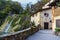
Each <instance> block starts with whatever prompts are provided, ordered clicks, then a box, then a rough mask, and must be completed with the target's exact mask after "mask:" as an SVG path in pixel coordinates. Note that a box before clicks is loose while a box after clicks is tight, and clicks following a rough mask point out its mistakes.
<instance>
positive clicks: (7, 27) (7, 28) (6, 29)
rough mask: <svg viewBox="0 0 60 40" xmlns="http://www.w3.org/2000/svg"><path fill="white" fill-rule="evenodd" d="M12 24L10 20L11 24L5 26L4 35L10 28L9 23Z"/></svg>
mask: <svg viewBox="0 0 60 40" xmlns="http://www.w3.org/2000/svg"><path fill="white" fill-rule="evenodd" d="M12 22H13V19H12V20H11V22H10V23H8V24H7V25H6V27H5V28H4V32H5V33H7V32H8V30H9V28H10V27H11V23H12Z"/></svg>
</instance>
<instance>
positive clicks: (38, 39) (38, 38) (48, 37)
mask: <svg viewBox="0 0 60 40" xmlns="http://www.w3.org/2000/svg"><path fill="white" fill-rule="evenodd" d="M26 40H60V36H56V35H54V32H52V31H51V30H40V31H38V32H37V33H35V34H33V35H32V36H30V37H28V38H27V39H26Z"/></svg>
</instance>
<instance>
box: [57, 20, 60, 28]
mask: <svg viewBox="0 0 60 40" xmlns="http://www.w3.org/2000/svg"><path fill="white" fill-rule="evenodd" d="M56 27H59V28H60V19H59V20H56Z"/></svg>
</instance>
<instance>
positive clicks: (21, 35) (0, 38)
mask: <svg viewBox="0 0 60 40" xmlns="http://www.w3.org/2000/svg"><path fill="white" fill-rule="evenodd" d="M37 31H39V27H35V28H28V29H25V30H21V31H18V32H15V33H11V34H4V35H0V40H25V39H26V38H27V37H28V36H30V35H32V34H33V33H35V32H37Z"/></svg>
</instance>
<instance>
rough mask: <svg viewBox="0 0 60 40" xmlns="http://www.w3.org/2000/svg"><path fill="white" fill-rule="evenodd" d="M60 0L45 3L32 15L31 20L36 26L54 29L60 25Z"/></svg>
mask: <svg viewBox="0 0 60 40" xmlns="http://www.w3.org/2000/svg"><path fill="white" fill-rule="evenodd" d="M58 2H59V0H51V1H50V2H48V3H47V4H45V5H44V6H43V7H42V9H41V10H39V11H37V12H35V13H34V14H32V15H31V22H34V23H35V25H36V26H38V25H39V24H40V25H41V27H40V28H41V29H52V30H53V31H55V28H56V27H60V7H59V6H57V4H56V3H58Z"/></svg>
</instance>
